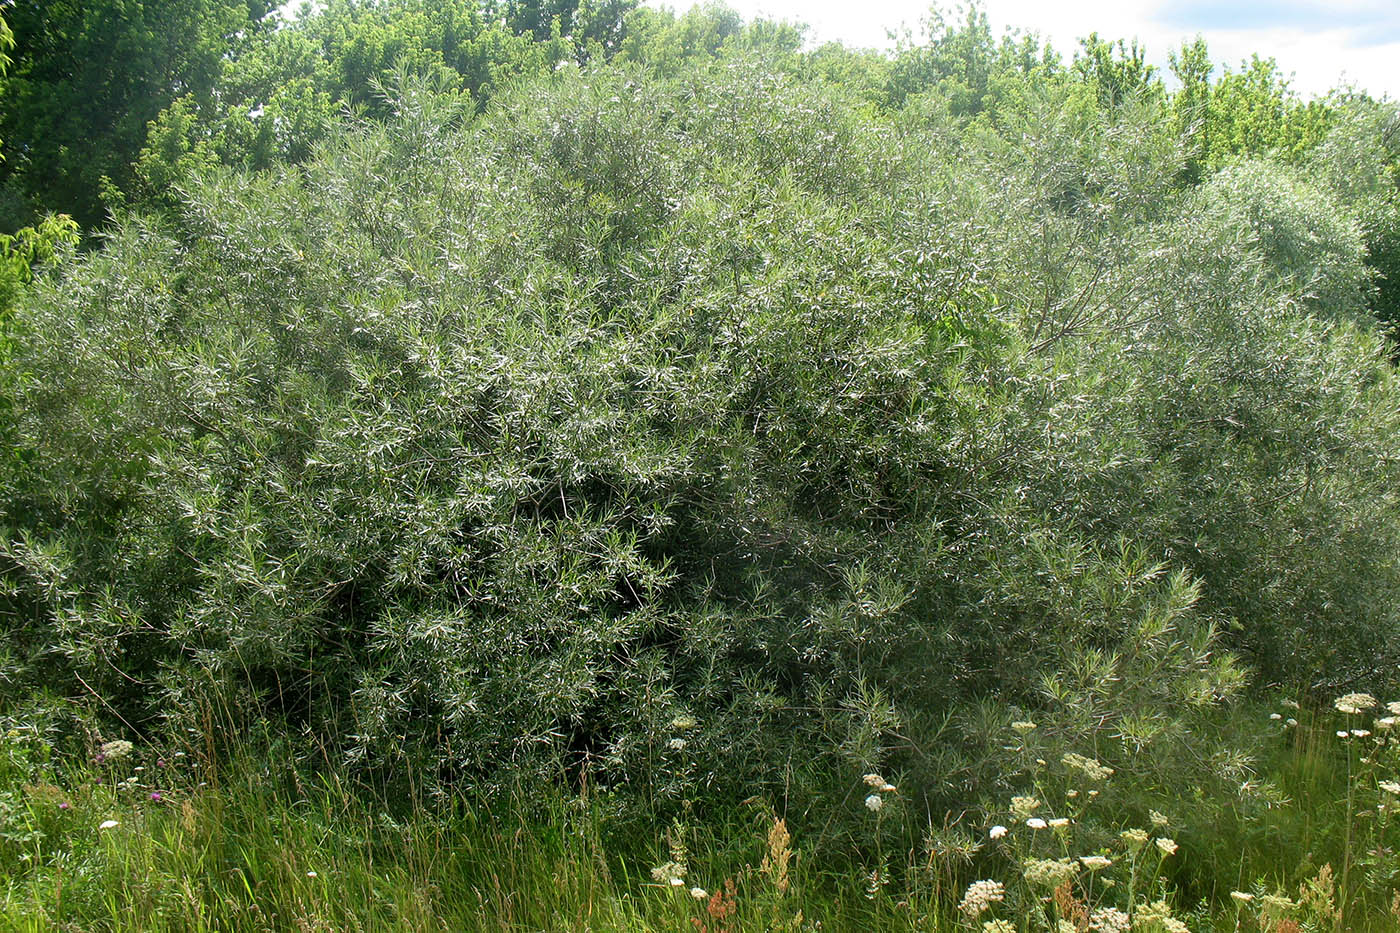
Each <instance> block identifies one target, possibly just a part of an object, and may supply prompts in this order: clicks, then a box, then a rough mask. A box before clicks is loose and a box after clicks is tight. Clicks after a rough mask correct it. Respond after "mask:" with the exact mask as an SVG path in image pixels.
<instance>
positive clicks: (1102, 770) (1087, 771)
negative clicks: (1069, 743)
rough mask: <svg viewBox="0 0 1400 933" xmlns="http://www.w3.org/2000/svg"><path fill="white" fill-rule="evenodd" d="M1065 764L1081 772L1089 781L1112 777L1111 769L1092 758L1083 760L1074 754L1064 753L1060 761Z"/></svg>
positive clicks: (1081, 756) (1083, 758) (1082, 757)
mask: <svg viewBox="0 0 1400 933" xmlns="http://www.w3.org/2000/svg"><path fill="white" fill-rule="evenodd" d="M1060 760H1061V761H1063V762H1064V763H1065V764H1067V765H1069V766H1070V767H1071V768H1074V769H1075V770H1076V771H1079V772H1081V773H1082V774H1083V775H1084V776H1085V777H1087V778H1088V779H1089V780H1091V781H1103V780H1106V779H1108V778H1110V777H1112V776H1113V769H1112V768H1110V767H1109V766H1108V765H1105V764H1102V763H1100V762H1099V761H1097V760H1095V759H1093V758H1085V757H1084V756H1083V755H1076V754H1075V753H1074V752H1066V753H1065V755H1064V757H1063V758H1061V759H1060Z"/></svg>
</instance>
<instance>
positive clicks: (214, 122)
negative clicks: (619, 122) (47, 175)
mask: <svg viewBox="0 0 1400 933" xmlns="http://www.w3.org/2000/svg"><path fill="white" fill-rule="evenodd" d="M631 6H632V4H631V3H624V2H615V0H609V2H606V3H602V4H590V3H585V4H583V5H578V4H575V3H572V2H571V3H564V4H548V3H546V4H543V5H541V4H537V3H520V4H511V5H510V7H509V10H508V15H507V16H506V17H505V18H504V19H502V18H500V17H498V16H497V15H496V13H495V11H494V9H493V8H492V7H490V6H488V5H483V4H482V3H481V2H479V0H331V2H329V3H326V4H323V5H320V6H318V7H317V8H316V9H314V10H309V11H307V12H305V13H304V14H303V15H302V16H300V17H298V18H297V19H296V20H294V21H292V22H290V23H286V24H283V25H282V26H281V27H280V28H277V29H272V30H266V31H264V32H263V33H262V34H260V35H259V36H257V37H255V40H254V41H252V42H250V43H248V44H247V45H246V46H245V47H244V48H243V49H242V50H241V51H240V52H239V54H236V55H233V56H231V57H230V59H229V60H228V61H227V62H225V64H224V68H223V70H222V72H221V75H220V78H219V80H218V82H217V86H216V88H215V90H214V93H213V94H211V95H207V96H200V95H197V94H189V95H186V96H184V97H181V98H179V99H178V100H175V101H174V102H173V103H172V104H171V105H170V106H169V107H167V108H166V109H165V110H164V111H163V112H162V113H161V114H160V116H159V118H158V119H156V120H155V121H154V122H153V123H152V124H151V125H150V128H149V132H148V135H147V137H146V140H145V146H144V148H142V150H141V152H140V156H139V159H138V160H137V164H136V167H135V174H136V176H137V182H138V183H137V186H136V192H135V193H136V197H137V198H138V200H140V201H142V202H143V203H146V204H148V205H150V206H160V205H162V204H163V203H167V202H166V199H167V198H168V197H169V192H170V191H171V189H172V187H173V186H175V185H177V184H179V182H180V179H182V178H184V177H185V176H186V175H188V174H189V173H190V172H191V171H192V170H194V169H197V168H199V167H200V166H205V165H211V164H215V163H222V164H225V165H236V166H240V167H247V168H252V169H264V168H267V167H268V166H271V165H274V164H278V163H288V162H300V161H302V160H304V159H306V158H307V157H308V155H309V154H310V152H311V150H312V148H313V147H314V146H315V144H316V143H317V142H318V141H319V140H320V139H321V138H322V137H323V136H324V135H325V134H326V133H327V132H328V131H329V130H330V128H331V127H332V126H333V125H334V124H335V123H336V122H337V121H338V120H339V119H340V118H341V117H342V116H343V115H344V114H345V113H346V112H354V113H359V114H367V115H370V116H376V117H382V116H384V115H386V114H387V112H388V111H387V109H386V104H385V101H384V98H383V95H382V94H381V93H380V90H379V87H380V82H382V81H384V80H386V79H388V78H389V77H390V76H391V75H392V74H394V73H395V72H396V71H397V70H404V69H406V70H408V71H411V72H414V73H417V74H422V75H431V76H433V77H434V79H435V80H436V81H438V82H439V84H440V86H441V87H443V88H450V89H453V90H459V91H462V92H465V93H468V94H470V95H471V96H472V97H473V98H474V99H475V100H476V101H477V102H478V105H481V104H483V103H484V101H485V100H486V99H487V98H488V97H489V96H490V94H491V93H492V91H493V90H494V89H495V88H496V87H497V85H498V84H500V83H501V82H503V81H505V80H508V79H509V78H511V77H513V76H518V75H532V74H544V73H547V72H549V71H550V70H552V69H553V68H554V67H556V66H557V65H558V64H560V63H561V62H563V61H573V60H581V59H587V58H588V57H589V56H590V55H597V56H598V57H606V56H607V55H610V54H612V53H613V52H614V51H616V50H617V48H618V47H619V45H620V43H621V42H622V37H623V35H624V31H623V22H624V16H625V14H626V13H627V11H628V10H630V9H631Z"/></svg>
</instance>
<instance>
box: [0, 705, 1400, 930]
mask: <svg viewBox="0 0 1400 933" xmlns="http://www.w3.org/2000/svg"><path fill="white" fill-rule="evenodd" d="M1278 710H1279V711H1278V712H1273V713H1272V715H1273V716H1274V717H1276V718H1270V710H1269V709H1268V708H1265V709H1262V710H1261V709H1260V708H1257V707H1255V708H1252V709H1250V710H1249V711H1248V713H1247V714H1243V713H1242V717H1245V716H1247V718H1242V720H1241V722H1239V723H1238V726H1239V727H1240V728H1241V729H1246V728H1253V729H1256V730H1264V731H1266V732H1268V733H1269V734H1270V735H1269V744H1268V745H1267V746H1266V748H1267V750H1268V751H1267V757H1264V758H1261V760H1259V761H1258V762H1255V763H1254V768H1255V777H1254V778H1252V780H1251V782H1250V783H1252V784H1253V785H1254V786H1246V787H1242V788H1241V794H1242V795H1245V794H1257V793H1261V792H1262V793H1265V794H1266V795H1268V798H1269V800H1270V801H1271V803H1270V805H1269V806H1267V807H1265V808H1263V809H1262V810H1261V809H1258V808H1254V809H1249V810H1246V809H1244V808H1240V809H1238V810H1234V811H1231V810H1230V809H1229V808H1228V807H1227V808H1224V810H1220V809H1219V808H1217V809H1215V810H1212V812H1225V813H1231V812H1234V813H1235V814H1236V816H1235V817H1234V818H1230V817H1227V818H1224V819H1221V820H1220V821H1219V822H1217V823H1216V824H1215V825H1214V826H1213V827H1211V828H1210V829H1209V830H1206V829H1203V828H1202V827H1200V826H1199V825H1193V824H1192V822H1191V814H1192V813H1193V811H1195V810H1196V809H1198V808H1199V807H1200V806H1201V803H1202V802H1201V801H1193V800H1190V799H1181V798H1179V797H1178V798H1164V799H1163V800H1162V801H1161V808H1162V812H1161V813H1153V814H1151V815H1149V816H1147V817H1146V818H1144V817H1143V815H1141V814H1137V813H1133V812H1095V810H1094V807H1095V806H1096V804H1095V800H1096V798H1098V793H1097V788H1100V787H1101V788H1103V789H1104V790H1105V795H1104V797H1103V798H1102V799H1103V800H1111V799H1113V798H1112V797H1111V792H1110V790H1109V789H1110V788H1111V786H1112V782H1114V781H1115V780H1117V779H1118V777H1119V776H1118V775H1105V774H1101V773H1100V774H1098V775H1097V776H1093V775H1092V774H1091V772H1092V771H1093V769H1092V767H1089V766H1084V765H1082V764H1076V765H1074V768H1075V769H1078V770H1077V772H1076V773H1078V774H1079V775H1080V776H1081V777H1082V778H1083V780H1082V781H1080V784H1081V785H1082V786H1083V787H1084V788H1086V789H1085V790H1083V791H1082V792H1081V791H1074V792H1073V793H1072V794H1071V793H1069V792H1064V791H1059V790H1056V788H1055V787H1054V786H1052V785H1051V784H1049V783H1046V784H1037V785H1034V786H1028V787H1026V788H1024V791H1025V793H1024V795H1020V798H1021V799H1017V800H1014V801H1005V802H1002V803H1000V804H997V803H987V804H986V805H985V807H984V808H983V809H982V811H981V815H980V817H977V818H968V821H967V825H963V826H958V825H948V823H947V821H946V819H945V820H943V821H942V822H940V821H939V820H938V819H935V818H934V816H933V815H931V814H930V815H928V816H927V818H926V820H924V822H925V824H926V825H925V826H924V827H923V829H922V830H920V829H918V827H919V823H920V820H917V819H909V818H907V817H908V813H907V812H906V813H905V814H904V816H905V817H906V818H904V819H893V818H889V817H890V815H891V813H892V811H896V810H898V809H899V808H900V807H905V808H909V807H911V806H912V801H911V800H906V799H905V798H907V797H910V796H911V795H910V794H909V793H908V790H907V789H901V788H893V789H892V787H891V785H888V784H887V783H886V782H885V781H884V779H883V778H881V777H879V776H877V775H869V776H866V778H867V779H866V780H860V779H855V780H854V781H853V788H852V795H853V798H854V799H853V801H852V805H853V806H861V802H862V798H865V799H866V800H868V801H869V804H868V806H864V807H862V809H864V810H865V811H866V812H867V813H868V816H869V818H870V819H871V820H872V821H874V822H875V823H876V825H877V832H876V833H875V836H874V838H875V840H876V843H875V845H874V846H873V847H872V846H869V845H865V846H862V845H857V844H853V843H852V842H851V841H850V840H849V839H847V838H845V837H842V836H841V835H839V834H838V832H837V831H835V830H833V829H832V828H831V827H832V821H831V820H829V819H826V818H825V815H824V814H821V813H813V812H808V813H780V812H778V811H776V810H775V809H774V805H775V803H777V804H778V805H781V804H780V802H773V801H761V800H757V799H751V800H748V801H745V802H743V803H738V804H732V805H728V806H723V807H714V806H710V807H707V806H706V805H705V804H703V803H702V802H699V801H697V802H694V803H693V804H691V805H688V806H684V807H682V808H681V809H680V811H678V813H677V815H674V816H673V817H671V818H670V819H669V821H667V820H664V819H660V818H658V817H657V816H656V815H655V814H652V813H647V812H642V811H641V810H640V808H641V807H642V804H641V803H640V801H639V797H638V795H637V794H635V792H634V791H633V790H630V789H629V790H626V791H616V790H609V789H600V788H596V787H592V786H590V785H588V784H587V783H586V782H585V783H583V784H582V785H581V786H580V785H578V784H575V785H574V786H573V787H571V788H569V789H565V788H563V787H562V785H561V787H559V788H552V789H546V790H544V791H543V792H542V791H541V789H540V788H534V787H531V788H523V787H522V788H518V789H517V790H516V792H514V793H511V794H507V795H504V796H502V797H501V798H499V799H496V800H493V801H492V802H489V803H488V802H485V801H481V800H476V801H474V800H469V799H466V798H463V797H449V798H446V799H429V798H422V799H414V798H413V797H411V796H409V797H405V796H404V795H403V794H402V793H390V792H388V791H386V790H385V789H383V788H375V787H368V786H364V785H363V784H353V783H351V782H350V781H348V780H347V779H345V778H343V777H342V776H340V775H339V773H338V772H337V771H336V770H335V769H333V768H331V769H321V770H311V769H308V768H306V767H304V766H299V765H294V764H291V763H290V762H289V761H288V760H287V759H286V758H285V757H281V756H278V755H276V754H271V753H267V752H264V753H262V754H260V755H251V754H250V755H248V756H247V757H244V758H241V759H239V760H236V761H232V762H225V763H223V764H222V765H218V764H217V763H216V762H214V761H211V760H207V759H203V758H202V757H200V756H198V755H195V754H187V753H181V752H172V753H169V757H168V758H167V757H160V755H159V753H158V752H157V751H156V750H146V749H141V748H132V749H127V748H126V747H125V746H124V743H108V744H107V745H105V746H97V747H96V748H95V750H94V754H93V755H92V756H91V759H90V760H86V759H85V760H82V761H79V760H76V759H75V758H74V757H72V756H60V755H57V754H54V753H53V752H52V749H51V748H50V747H49V746H48V744H47V743H46V742H45V741H44V740H43V739H41V738H40V737H39V736H38V735H37V733H31V732H28V731H26V730H24V729H12V730H10V731H9V733H8V734H7V735H6V736H5V737H4V741H3V748H4V754H3V755H0V813H3V817H4V821H3V828H0V926H3V929H6V930H25V931H30V930H32V931H39V930H113V931H117V930H132V931H137V930H140V931H166V930H170V931H176V930H178V931H187V930H188V931H203V930H210V931H213V930H337V931H339V930H501V931H506V930H511V931H514V930H522V931H523V930H629V931H631V930H636V931H647V930H658V931H660V930H705V931H709V933H719V931H724V930H731V931H738V930H815V929H822V930H853V931H854V930H935V931H943V930H947V931H955V930H969V929H971V930H983V929H986V930H991V931H998V930H1016V931H1022V930H1024V931H1039V930H1049V931H1052V933H1060V931H1065V933H1068V931H1069V930H1070V929H1074V930H1097V929H1113V927H1112V925H1111V923H1112V921H1113V919H1114V917H1113V915H1112V914H1111V913H1109V912H1107V907H1108V905H1110V904H1115V903H1116V904H1131V905H1132V906H1133V907H1134V910H1135V913H1136V921H1135V922H1136V925H1135V926H1134V927H1133V929H1134V930H1137V929H1148V930H1151V929H1161V930H1167V931H1171V930H1178V929H1181V928H1183V927H1181V926H1173V925H1171V924H1185V927H1184V928H1186V929H1191V930H1209V929H1214V930H1260V931H1268V933H1291V931H1307V930H1316V931H1322V930H1375V931H1381V930H1391V929H1394V928H1395V927H1396V924H1397V923H1400V916H1397V914H1396V913H1395V912H1394V908H1393V906H1392V899H1393V898H1394V897H1395V888H1396V881H1397V877H1400V859H1397V857H1396V855H1395V854H1394V848H1395V845H1396V842H1397V838H1396V836H1397V833H1396V829H1395V827H1394V825H1393V823H1394V809H1395V806H1396V804H1397V803H1400V787H1397V786H1396V785H1395V784H1394V783H1393V782H1394V781H1396V780H1397V779H1400V752H1397V747H1396V742H1395V740H1394V739H1393V738H1391V736H1392V735H1393V731H1391V730H1393V724H1388V723H1387V720H1392V721H1393V719H1394V717H1393V716H1387V715H1386V712H1387V711H1386V710H1384V709H1380V708H1373V709H1368V710H1363V711H1362V712H1360V713H1344V712H1341V711H1339V710H1336V709H1333V708H1331V707H1327V708H1324V709H1314V710H1304V709H1299V710H1293V709H1292V708H1290V707H1286V706H1280V707H1278ZM1285 714H1289V715H1285ZM1026 725H1027V724H1022V726H1023V727H1025V726H1026ZM1353 730H1355V731H1356V732H1357V733H1363V734H1353ZM1339 732H1345V733H1346V738H1341V737H1340V736H1339V734H1338V733H1339ZM1072 770H1073V769H1072ZM867 792H868V796H867ZM1057 798H1058V799H1057ZM1216 803H1219V802H1218V801H1217V802H1216ZM998 807H1000V808H1001V809H998ZM969 812H972V811H969ZM1046 817H1048V818H1049V821H1048V825H1046V826H1044V827H1041V828H1039V829H1032V828H1030V827H1029V826H1027V825H1026V824H1027V822H1028V821H1031V822H1034V821H1036V820H1038V819H1040V818H1046ZM1158 817H1160V819H1161V823H1160V824H1154V822H1153V820H1155V819H1157V818H1158ZM992 820H996V821H998V823H999V825H1003V826H1005V827H1006V830H1005V832H992V833H988V832H987V831H986V828H985V827H983V826H982V825H980V824H981V823H982V822H987V823H990V821H992ZM1138 824H1141V825H1140V826H1139V825H1138ZM1118 826H1121V827H1125V828H1126V829H1127V832H1125V833H1123V834H1122V836H1121V837H1119V838H1114V837H1113V836H1112V835H1111V832H1112V829H1113V827H1118ZM1134 829H1140V830H1141V832H1140V833H1136V834H1135V833H1134V832H1133V830H1134ZM1134 840H1136V841H1134ZM1157 840H1163V841H1162V842H1160V843H1159V842H1157ZM1168 841H1170V842H1171V843H1175V848H1173V847H1172V846H1171V845H1169V844H1168ZM1169 849H1170V850H1171V851H1168V850H1169ZM1086 860H1087V861H1086ZM1203 865H1210V866H1217V867H1219V866H1234V869H1233V873H1232V874H1230V875H1229V876H1226V875H1224V874H1223V873H1220V872H1219V871H1217V874H1216V875H1214V876H1210V877H1205V878H1202V877H1201V876H1200V871H1199V869H1200V866H1203ZM1036 866H1038V867H1036ZM1056 866H1058V867H1056ZM1057 872H1058V873H1061V874H1062V875H1063V877H1061V874H1057ZM1046 878H1048V879H1049V881H1047V882H1045V883H1044V884H1041V883H1040V882H1041V881H1045V879H1046ZM978 879H981V880H982V882H983V884H982V885H981V887H980V888H979V889H978V890H980V891H982V892H984V893H990V894H991V895H992V897H991V898H990V899H989V900H986V901H985V902H978V898H977V896H975V895H967V894H966V890H967V887H968V885H969V883H970V882H972V881H974V880H978ZM1037 879H1039V880H1037ZM1062 880H1063V881H1067V882H1068V883H1066V884H1061V883H1059V882H1060V881H1062ZM987 882H995V883H996V884H988V883H987ZM1125 884H1126V885H1130V886H1131V892H1130V893H1129V894H1128V896H1127V898H1126V900H1125V899H1124V897H1123V896H1122V892H1123V889H1122V886H1123V885H1125ZM998 885H1000V887H998ZM998 895H1000V899H998ZM1157 902H1161V903H1162V904H1163V905H1164V906H1165V907H1166V908H1167V909H1168V910H1169V911H1170V913H1169V914H1166V915H1164V916H1163V917H1162V918H1161V919H1159V920H1153V919H1152V916H1153V913H1152V910H1153V908H1152V905H1153V904H1154V903H1157ZM978 906H982V907H985V909H984V910H980V911H978V910H976V908H977V907H978ZM960 907H962V908H966V909H963V910H961V911H960ZM1091 918H1093V919H1092V922H1091ZM998 924H1001V925H998Z"/></svg>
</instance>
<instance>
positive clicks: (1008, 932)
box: [982, 920, 1016, 933]
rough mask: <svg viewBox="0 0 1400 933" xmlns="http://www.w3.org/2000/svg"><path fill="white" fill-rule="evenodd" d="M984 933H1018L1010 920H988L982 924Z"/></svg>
mask: <svg viewBox="0 0 1400 933" xmlns="http://www.w3.org/2000/svg"><path fill="white" fill-rule="evenodd" d="M982 933H1016V927H1014V926H1013V925H1012V924H1011V921H1010V920H986V921H983V923H982Z"/></svg>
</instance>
